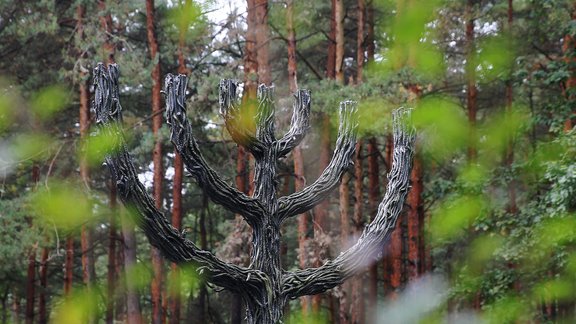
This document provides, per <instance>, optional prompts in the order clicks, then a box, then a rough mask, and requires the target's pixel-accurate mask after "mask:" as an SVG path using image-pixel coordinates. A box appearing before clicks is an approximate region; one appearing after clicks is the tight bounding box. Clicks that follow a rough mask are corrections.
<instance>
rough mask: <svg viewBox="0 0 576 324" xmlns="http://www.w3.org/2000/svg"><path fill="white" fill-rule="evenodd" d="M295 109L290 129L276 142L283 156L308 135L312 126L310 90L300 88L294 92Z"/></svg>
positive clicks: (280, 154)
mask: <svg viewBox="0 0 576 324" xmlns="http://www.w3.org/2000/svg"><path fill="white" fill-rule="evenodd" d="M293 107H294V110H293V112H292V121H291V122H290V130H289V131H288V133H286V135H284V136H283V137H282V138H281V139H280V140H279V141H277V142H276V145H277V148H278V157H283V156H285V155H286V154H288V152H290V151H292V149H294V148H295V147H296V146H297V145H298V144H299V143H300V142H301V141H302V139H303V138H304V136H306V132H307V131H308V129H309V128H310V91H308V90H298V92H296V93H295V94H294V104H293Z"/></svg>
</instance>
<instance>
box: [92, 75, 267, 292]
mask: <svg viewBox="0 0 576 324" xmlns="http://www.w3.org/2000/svg"><path fill="white" fill-rule="evenodd" d="M94 86H95V100H94V109H95V111H96V121H97V123H98V124H99V131H100V132H103V135H105V137H106V138H108V139H110V140H111V144H112V148H111V150H110V151H109V152H108V155H107V157H106V165H107V166H108V168H109V169H110V172H111V174H112V177H113V179H114V181H115V183H116V187H117V188H118V193H119V196H120V199H121V200H122V202H123V203H124V204H126V205H127V206H128V209H129V210H130V215H131V217H132V218H133V219H134V221H135V223H136V224H137V225H138V227H140V228H141V229H142V230H143V231H144V234H145V235H146V237H147V238H148V240H149V241H150V243H151V244H152V245H153V246H155V247H156V248H158V249H159V250H160V251H161V252H162V253H163V254H164V256H165V257H166V258H167V259H169V260H170V261H172V262H176V263H187V262H193V263H195V264H197V265H198V266H199V268H198V271H199V272H201V273H202V274H203V276H204V278H205V279H206V280H207V281H208V282H210V283H213V284H215V285H217V286H220V287H224V288H227V289H230V290H232V291H242V292H246V291H249V292H250V293H253V294H262V291H266V289H265V288H263V287H266V286H267V285H269V283H268V280H267V279H265V276H264V275H263V274H262V273H261V272H260V271H257V270H252V269H247V268H242V267H238V266H235V265H232V264H228V263H225V262H223V261H221V260H219V259H218V258H216V257H215V256H214V255H213V254H212V253H210V252H208V251H204V250H201V249H199V248H198V247H197V246H196V245H195V244H194V243H193V242H191V241H190V240H187V239H186V238H185V237H184V236H183V235H182V234H181V233H179V232H178V231H177V230H176V229H175V228H174V227H172V226H171V225H170V223H169V222H168V220H167V219H166V217H165V216H164V214H163V213H162V212H161V211H159V210H158V209H157V208H156V207H155V205H154V200H153V199H152V198H151V197H150V195H149V194H147V193H146V189H145V187H144V185H143V184H142V183H140V181H139V180H138V175H137V173H136V169H135V167H134V165H133V164H132V158H131V157H130V154H129V153H128V150H127V149H126V145H125V141H124V135H123V132H122V127H121V125H120V123H121V106H120V102H119V100H118V67H117V66H116V65H115V64H113V65H110V66H109V67H108V70H106V68H105V67H104V65H103V64H98V66H97V67H96V68H95V69H94Z"/></svg>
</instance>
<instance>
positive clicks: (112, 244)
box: [106, 181, 118, 324]
mask: <svg viewBox="0 0 576 324" xmlns="http://www.w3.org/2000/svg"><path fill="white" fill-rule="evenodd" d="M108 197H109V198H108V200H109V204H110V210H111V213H110V228H109V229H108V274H107V285H108V289H107V301H106V323H107V324H113V323H114V303H115V301H116V240H117V235H116V217H117V212H118V208H117V205H116V186H115V184H114V183H112V181H110V188H109V194H108Z"/></svg>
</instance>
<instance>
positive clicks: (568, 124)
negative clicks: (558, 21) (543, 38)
mask: <svg viewBox="0 0 576 324" xmlns="http://www.w3.org/2000/svg"><path fill="white" fill-rule="evenodd" d="M570 17H571V22H572V23H574V21H576V2H574V1H573V2H572V8H571V11H570ZM575 51H576V40H575V39H574V37H573V36H572V35H571V34H570V33H567V34H566V35H565V36H564V41H563V43H562V52H563V54H564V61H565V63H566V64H567V66H568V67H569V68H568V72H569V76H568V78H567V79H566V82H565V83H564V85H563V86H564V96H565V97H566V100H568V102H571V103H573V101H574V100H575V99H576V95H575V94H574V93H575V90H574V88H576V68H574V61H575V60H574V52H575ZM571 106H572V110H571V111H569V112H568V117H567V118H566V121H565V122H564V131H565V132H569V131H570V130H572V128H573V127H574V117H575V114H576V109H574V108H573V107H574V105H573V104H572V105H571Z"/></svg>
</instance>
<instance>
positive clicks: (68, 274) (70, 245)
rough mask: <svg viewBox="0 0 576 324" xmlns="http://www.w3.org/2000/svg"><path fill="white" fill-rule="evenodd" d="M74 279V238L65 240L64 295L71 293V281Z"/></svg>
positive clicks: (70, 237)
mask: <svg viewBox="0 0 576 324" xmlns="http://www.w3.org/2000/svg"><path fill="white" fill-rule="evenodd" d="M73 278H74V237H73V236H72V235H68V237H67V238H66V256H65V259H64V295H65V296H68V295H70V293H71V292H72V280H73Z"/></svg>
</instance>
